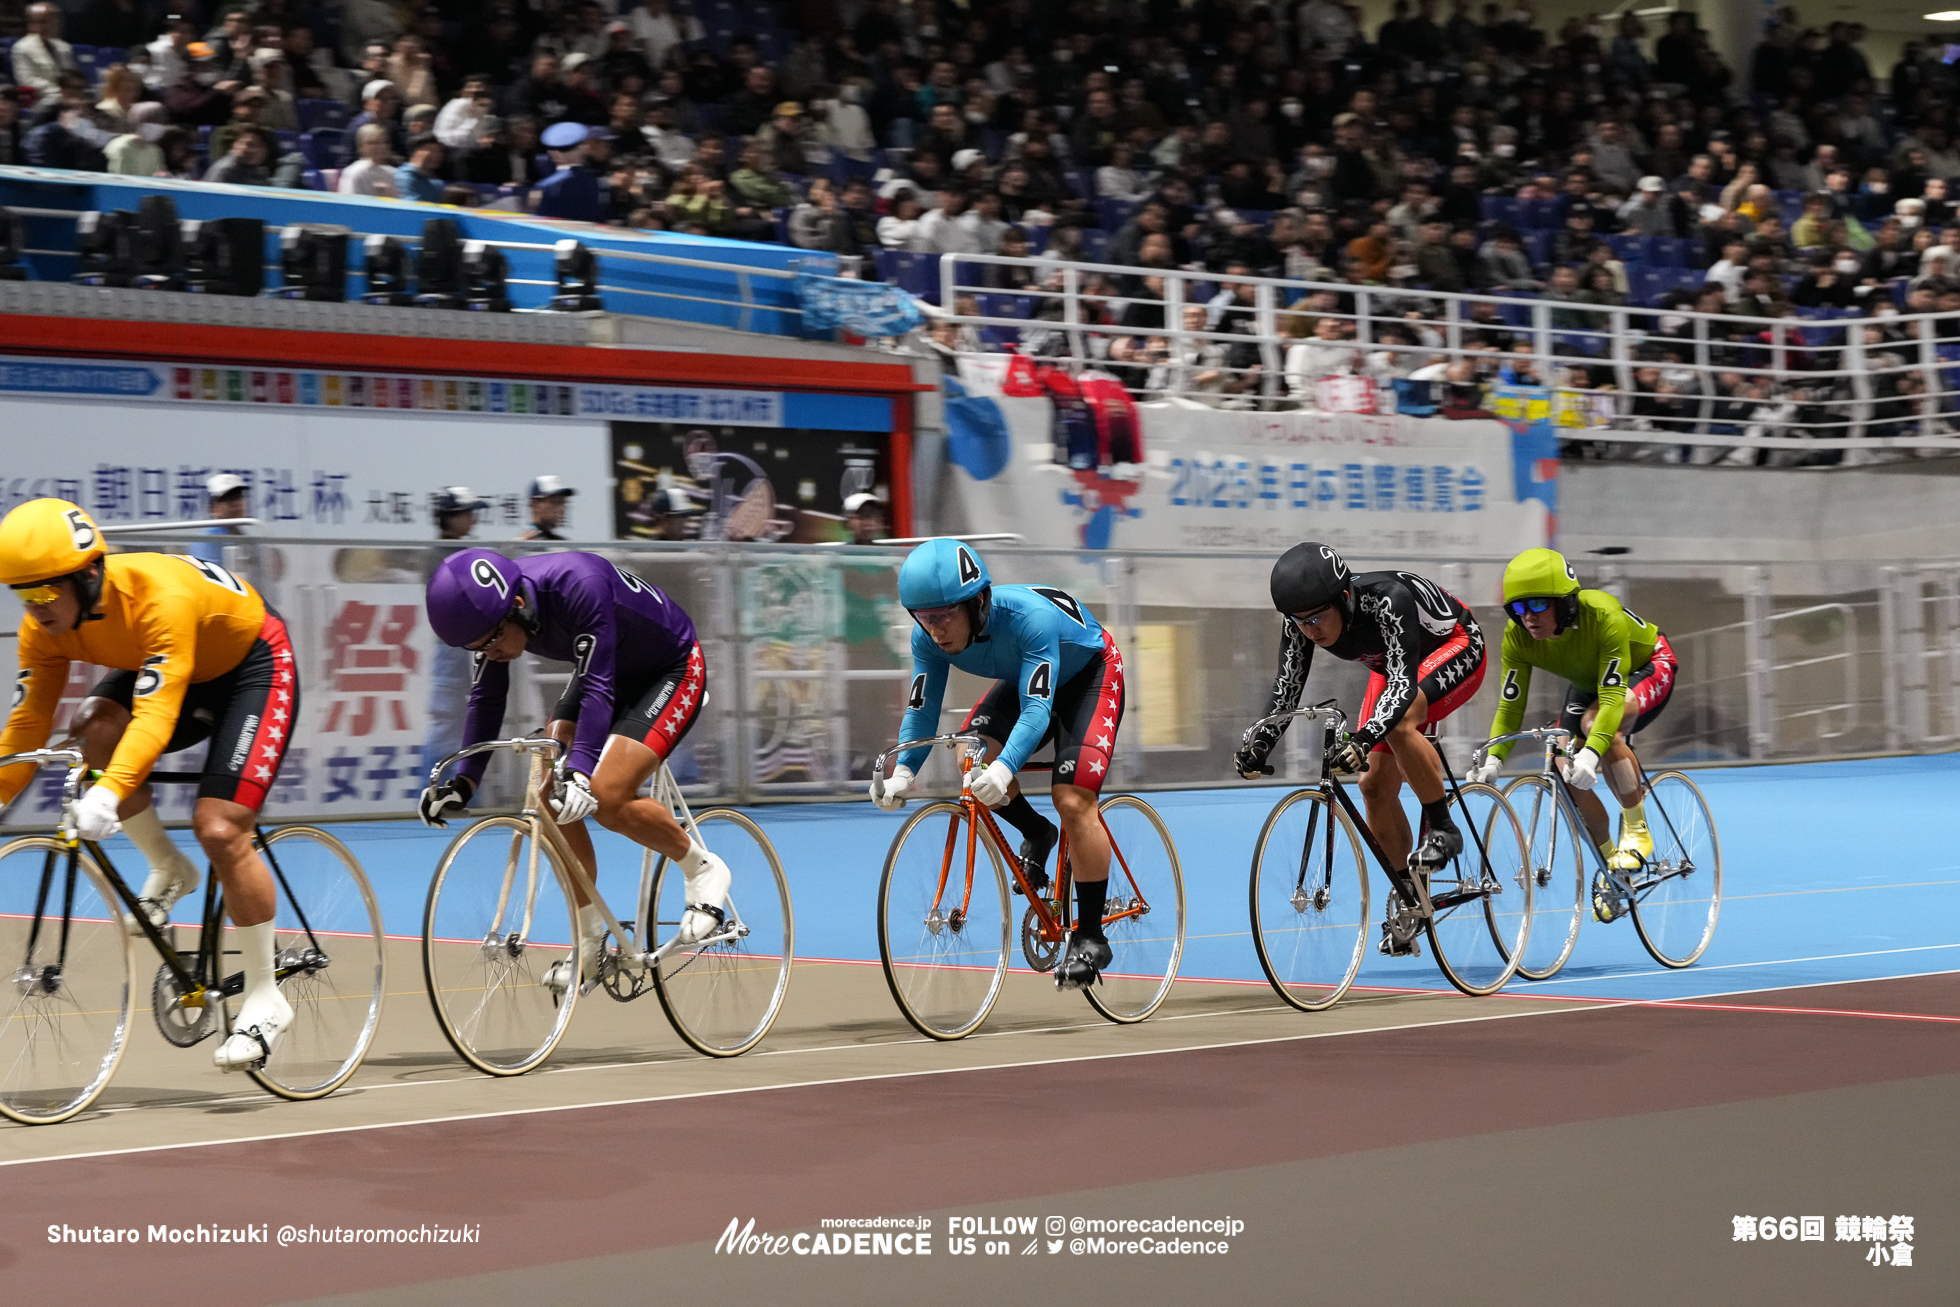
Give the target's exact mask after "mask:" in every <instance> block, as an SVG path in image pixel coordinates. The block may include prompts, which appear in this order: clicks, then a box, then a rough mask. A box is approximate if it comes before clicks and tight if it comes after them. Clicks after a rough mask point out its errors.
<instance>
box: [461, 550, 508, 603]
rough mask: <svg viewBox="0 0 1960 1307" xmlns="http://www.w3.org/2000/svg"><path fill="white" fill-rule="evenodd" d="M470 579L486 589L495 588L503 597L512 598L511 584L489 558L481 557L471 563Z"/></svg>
mask: <svg viewBox="0 0 1960 1307" xmlns="http://www.w3.org/2000/svg"><path fill="white" fill-rule="evenodd" d="M470 580H472V581H474V582H476V583H477V584H478V585H480V586H482V587H483V588H484V589H485V590H495V591H496V592H497V593H498V594H499V595H500V596H502V597H503V598H505V599H508V598H510V586H509V585H508V584H507V583H506V582H505V581H504V574H503V573H502V572H499V571H498V570H497V569H496V568H495V567H492V566H491V565H490V560H489V559H487V558H479V559H477V560H476V561H475V562H473V563H471V564H470Z"/></svg>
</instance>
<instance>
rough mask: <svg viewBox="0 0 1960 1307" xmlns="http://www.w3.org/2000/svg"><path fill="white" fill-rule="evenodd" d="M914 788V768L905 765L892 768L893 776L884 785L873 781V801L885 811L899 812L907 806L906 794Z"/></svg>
mask: <svg viewBox="0 0 1960 1307" xmlns="http://www.w3.org/2000/svg"><path fill="white" fill-rule="evenodd" d="M911 788H912V769H911V768H910V767H906V766H903V765H900V766H897V767H894V768H892V778H891V779H890V780H888V781H886V782H885V783H884V784H883V785H879V784H878V782H877V781H875V780H874V781H872V782H871V801H872V802H873V803H875V804H877V805H878V807H879V808H880V809H882V810H883V811H885V812H897V811H898V810H899V809H900V808H903V807H904V806H905V795H906V793H907V791H909V790H910V789H911Z"/></svg>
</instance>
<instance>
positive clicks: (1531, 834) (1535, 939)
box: [1504, 776, 1586, 980]
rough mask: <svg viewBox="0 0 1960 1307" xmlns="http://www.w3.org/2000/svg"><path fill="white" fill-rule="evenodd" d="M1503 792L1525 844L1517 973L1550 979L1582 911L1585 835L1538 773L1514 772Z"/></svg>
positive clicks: (1567, 951)
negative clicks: (1527, 893)
mask: <svg viewBox="0 0 1960 1307" xmlns="http://www.w3.org/2000/svg"><path fill="white" fill-rule="evenodd" d="M1504 798H1505V800H1506V801H1507V802H1509V803H1510V805H1511V811H1512V812H1515V813H1516V814H1517V816H1518V824H1519V825H1521V826H1523V827H1524V833H1525V838H1526V839H1527V840H1528V841H1529V842H1530V847H1531V862H1530V869H1531V936H1530V938H1529V939H1527V940H1526V941H1525V946H1524V956H1523V957H1521V958H1519V959H1518V974H1519V975H1520V976H1523V977H1524V978H1525V979H1527V980H1550V979H1551V978H1552V977H1553V976H1555V975H1557V974H1558V972H1559V969H1560V968H1562V967H1563V966H1565V963H1566V960H1567V959H1568V958H1570V957H1571V956H1572V947H1573V945H1575V944H1577V943H1578V942H1579V922H1580V920H1581V918H1582V917H1583V916H1584V915H1585V902H1586V841H1585V839H1584V838H1583V837H1582V833H1581V831H1580V830H1579V828H1578V827H1577V826H1576V825H1574V824H1573V821H1572V814H1571V812H1570V811H1569V810H1568V809H1567V808H1566V807H1565V805H1564V804H1562V803H1560V802H1559V798H1558V786H1557V785H1556V784H1555V783H1553V782H1552V781H1549V780H1547V779H1546V778H1545V777H1543V776H1520V777H1518V779H1516V780H1514V781H1512V782H1511V783H1510V784H1509V785H1507V786H1505V787H1504Z"/></svg>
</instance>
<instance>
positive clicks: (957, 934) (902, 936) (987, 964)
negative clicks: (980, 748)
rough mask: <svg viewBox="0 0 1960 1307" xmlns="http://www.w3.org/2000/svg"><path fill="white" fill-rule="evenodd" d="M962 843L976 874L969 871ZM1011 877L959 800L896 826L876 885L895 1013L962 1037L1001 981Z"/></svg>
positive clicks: (922, 1028) (918, 1025)
mask: <svg viewBox="0 0 1960 1307" xmlns="http://www.w3.org/2000/svg"><path fill="white" fill-rule="evenodd" d="M968 841H974V842H977V843H978V844H979V846H980V847H979V848H978V849H974V850H972V857H973V863H972V867H973V870H972V872H971V874H969V873H968V871H967V865H968V864H967V858H968V855H969V852H968V851H969V844H968ZM1009 924H1010V923H1009V919H1008V914H1007V872H1006V870H1005V868H1004V867H1003V865H1002V863H1001V858H1000V852H999V850H997V849H995V848H994V845H993V841H992V840H990V839H988V838H987V837H986V835H985V833H984V832H983V831H982V830H981V829H980V827H978V826H977V825H974V824H972V823H970V822H969V821H968V820H967V816H966V809H965V808H963V807H961V806H960V805H959V804H957V803H934V804H930V805H928V806H927V807H924V808H921V809H920V810H919V811H918V812H916V813H914V814H913V815H912V817H911V818H910V819H909V820H908V821H907V822H906V823H905V825H904V826H903V827H901V828H900V829H899V832H898V838H897V839H895V840H893V841H892V849H891V852H890V853H889V854H888V855H886V858H885V872H884V877H883V879H882V880H881V881H880V882H879V885H878V956H879V959H880V960H881V961H882V962H883V963H884V968H885V983H886V984H887V985H889V986H890V987H891V991H892V998H893V999H894V1000H895V1001H896V1002H897V1003H898V1010H899V1011H901V1012H903V1013H904V1014H905V1019H906V1020H907V1021H909V1022H911V1023H912V1026H913V1028H914V1029H916V1030H917V1031H918V1032H919V1033H920V1034H922V1035H926V1036H929V1037H931V1038H933V1039H964V1038H965V1037H966V1036H967V1035H970V1034H972V1033H973V1032H974V1031H975V1030H977V1029H979V1028H980V1023H981V1022H983V1021H985V1020H986V1019H987V1014H988V1013H989V1012H991V1011H993V1009H994V1004H995V1003H996V1002H997V1001H998V1000H999V999H1000V990H1001V985H1002V984H1003V983H1004V982H1005V981H1006V978H1007V942H1008V928H1009Z"/></svg>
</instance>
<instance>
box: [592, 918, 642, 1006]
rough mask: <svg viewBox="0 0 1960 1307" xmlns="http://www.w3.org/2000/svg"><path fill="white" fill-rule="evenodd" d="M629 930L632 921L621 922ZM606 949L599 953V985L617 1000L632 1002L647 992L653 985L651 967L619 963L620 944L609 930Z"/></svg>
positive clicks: (602, 946) (605, 944) (603, 945)
mask: <svg viewBox="0 0 1960 1307" xmlns="http://www.w3.org/2000/svg"><path fill="white" fill-rule="evenodd" d="M620 924H621V925H623V926H625V927H626V928H627V929H628V930H631V929H632V928H633V923H632V922H630V921H626V922H621V923H620ZM600 947H601V948H602V949H603V950H604V951H603V952H602V953H600V955H599V987H600V988H601V989H603V990H605V991H606V993H607V994H609V995H611V996H612V998H613V1000H614V1001H615V1002H619V1003H631V1002H632V1001H633V1000H634V999H636V998H638V997H639V996H640V995H642V994H644V993H646V992H647V990H648V989H650V988H652V985H653V969H652V968H651V967H623V966H621V965H620V963H619V946H618V945H616V944H614V943H613V938H612V934H611V932H607V934H606V940H605V943H604V944H602V945H600Z"/></svg>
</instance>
